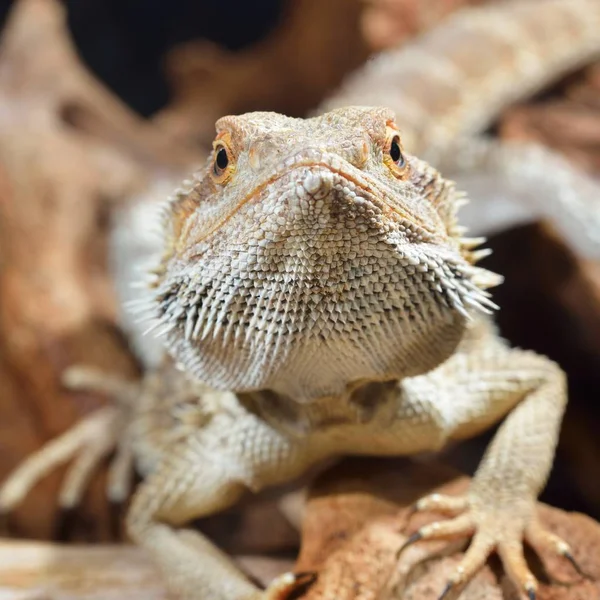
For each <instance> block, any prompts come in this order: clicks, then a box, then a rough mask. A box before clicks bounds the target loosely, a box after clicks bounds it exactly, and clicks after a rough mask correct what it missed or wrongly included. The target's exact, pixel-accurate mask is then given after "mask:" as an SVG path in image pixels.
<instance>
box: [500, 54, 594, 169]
mask: <svg viewBox="0 0 600 600" xmlns="http://www.w3.org/2000/svg"><path fill="white" fill-rule="evenodd" d="M498 131H499V135H500V136H501V137H502V138H504V139H513V140H524V141H535V142H538V143H541V144H543V145H545V146H550V147H551V148H554V149H555V150H558V151H560V152H562V153H563V154H565V155H566V156H567V157H568V158H569V159H571V160H572V161H573V162H575V163H577V164H578V165H579V166H580V167H582V168H584V169H586V170H587V171H588V172H590V173H591V174H592V175H596V176H597V175H600V63H596V64H593V65H590V66H589V67H587V68H586V69H583V70H582V71H581V72H580V73H575V74H572V75H571V76H570V77H568V78H567V79H566V80H565V81H562V82H559V84H558V85H557V86H556V87H555V89H554V90H552V93H550V94H547V95H546V97H544V98H542V99H534V100H531V101H529V102H527V103H524V104H521V105H518V106H515V107H513V108H511V109H510V110H508V111H507V112H506V114H505V115H503V117H502V119H501V120H500V123H499V128H498Z"/></svg>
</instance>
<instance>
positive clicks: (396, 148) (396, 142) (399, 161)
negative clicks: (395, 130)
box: [390, 135, 406, 168]
mask: <svg viewBox="0 0 600 600" xmlns="http://www.w3.org/2000/svg"><path fill="white" fill-rule="evenodd" d="M390 158H391V159H392V160H393V161H394V163H396V166H397V167H400V168H402V167H403V166H404V164H405V162H406V161H405V160H404V155H403V154H402V150H400V138H399V137H398V136H397V135H395V136H394V137H393V138H392V143H391V144H390Z"/></svg>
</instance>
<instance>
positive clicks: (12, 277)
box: [0, 0, 195, 539]
mask: <svg viewBox="0 0 600 600" xmlns="http://www.w3.org/2000/svg"><path fill="white" fill-rule="evenodd" d="M63 13H64V9H63V7H62V5H61V4H60V3H59V2H58V1H53V0H20V1H19V2H17V3H15V6H14V9H13V13H12V15H11V17H10V20H9V22H8V23H7V25H6V28H5V31H4V35H3V38H2V40H1V44H0V479H3V478H4V477H5V476H6V474H7V472H8V470H9V469H11V468H13V467H14V466H15V465H16V464H17V463H18V462H19V461H21V460H22V459H23V458H25V457H26V456H27V455H28V454H29V453H30V452H31V451H33V450H35V449H36V448H38V447H39V446H40V445H41V444H42V443H43V442H44V441H46V440H48V439H49V438H52V437H54V436H56V435H57V434H59V433H61V432H63V431H64V430H65V429H67V428H68V427H69V425H71V424H72V423H73V422H74V421H76V420H77V419H78V418H79V417H81V416H82V415H83V414H85V413H87V412H89V411H90V410H92V409H93V408H95V407H96V406H98V405H99V404H100V403H101V401H102V399H101V398H99V397H97V396H94V395H91V394H82V393H78V394H69V393H66V392H65V390H64V389H63V388H62V386H61V384H60V376H61V373H62V371H63V370H64V369H65V367H67V366H69V365H72V364H75V363H86V364H95V365H98V366H100V367H102V368H103V369H105V370H107V371H112V372H115V373H119V374H122V375H124V376H129V377H131V376H134V375H135V373H136V372H137V367H136V364H135V360H134V359H133V357H132V356H131V354H130V353H129V350H128V348H127V344H126V342H125V341H124V339H123V338H122V336H121V335H120V334H119V332H118V330H117V328H116V325H115V321H116V303H115V298H114V294H113V290H112V284H111V281H110V279H109V276H108V271H107V265H106V239H107V230H108V225H109V217H110V208H111V206H112V205H113V204H115V203H118V202H121V201H123V200H124V199H125V198H126V197H128V196H129V195H130V194H132V193H133V192H135V191H139V190H141V189H142V188H143V187H144V186H145V185H146V183H147V182H148V180H149V179H150V178H151V177H153V176H155V173H157V172H170V173H172V172H179V171H180V170H181V169H182V168H183V167H184V166H186V165H188V164H189V163H190V162H191V161H192V160H193V159H194V156H195V155H194V154H193V153H192V152H191V151H189V150H187V149H186V148H184V147H183V146H182V145H181V144H174V143H173V142H172V141H171V140H169V139H168V138H167V137H165V136H164V135H163V134H162V133H161V132H160V130H159V129H158V128H156V127H154V126H152V127H151V126H149V125H148V124H147V123H145V122H144V121H143V120H141V119H140V118H138V117H137V116H135V115H134V114H133V113H131V112H130V111H129V110H128V109H127V108H126V107H124V106H123V105H122V104H121V103H120V102H119V101H118V100H117V99H116V98H115V97H113V96H112V95H111V94H110V93H109V92H108V91H107V90H105V89H104V88H103V87H102V85H101V84H100V83H98V82H97V81H96V80H95V79H94V78H93V77H92V76H91V75H90V74H89V73H87V71H86V70H85V69H84V68H83V66H82V65H81V64H80V62H79V60H78V58H77V55H76V52H75V50H74V49H73V47H72V45H71V43H70V40H69V37H68V32H67V29H66V24H65V18H64V17H65V16H64V14H63ZM59 477H60V474H56V476H53V477H51V478H49V479H48V480H47V481H45V482H44V483H43V484H42V485H40V486H39V488H37V489H36V490H35V492H34V493H33V494H31V495H30V497H29V498H28V499H27V501H26V502H25V504H24V505H23V507H22V509H21V510H19V511H18V512H17V513H16V515H14V518H13V519H12V520H11V523H12V526H13V530H14V531H15V532H16V533H18V534H21V535H25V536H35V537H48V536H49V535H51V533H52V527H53V525H54V524H55V523H56V516H57V514H56V508H55V498H56V487H57V482H58V481H59ZM92 487H93V489H92V490H91V494H90V497H89V499H88V501H87V502H86V511H87V512H86V515H84V520H86V519H89V520H90V521H89V522H88V523H87V525H86V526H85V529H86V531H84V532H82V535H83V536H84V537H85V538H86V539H108V538H110V537H111V533H110V528H109V526H108V522H109V519H108V514H107V512H108V511H107V506H106V502H105V500H104V491H103V489H101V488H102V482H101V481H100V480H98V481H96V482H94V485H93V486H92Z"/></svg>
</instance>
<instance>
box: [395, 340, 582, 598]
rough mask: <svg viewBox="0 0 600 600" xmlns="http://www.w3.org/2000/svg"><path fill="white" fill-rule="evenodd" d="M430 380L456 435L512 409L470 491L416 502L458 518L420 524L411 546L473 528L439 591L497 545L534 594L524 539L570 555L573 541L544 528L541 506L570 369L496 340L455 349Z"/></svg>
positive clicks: (511, 571) (466, 576)
mask: <svg viewBox="0 0 600 600" xmlns="http://www.w3.org/2000/svg"><path fill="white" fill-rule="evenodd" d="M429 383H430V384H431V385H432V391H433V389H434V388H437V389H438V391H439V394H440V397H441V398H445V400H443V399H442V400H441V405H442V411H443V412H444V413H445V414H446V415H447V421H446V422H447V427H448V431H449V432H450V437H451V438H453V439H461V438H465V437H469V436H471V435H474V434H475V433H478V432H479V431H481V430H482V429H484V428H486V427H487V426H489V425H491V424H492V423H493V422H495V421H497V420H498V419H499V418H500V417H502V416H503V415H504V414H506V413H507V412H508V411H509V410H511V409H513V410H512V412H510V414H509V415H508V416H507V418H506V420H505V422H504V423H503V424H502V426H501V427H500V428H499V430H498V432H497V434H496V436H495V438H494V440H493V441H492V443H491V444H490V446H489V448H488V449H487V451H486V453H485V456H484V458H483V460H482V462H481V464H480V466H479V468H478V470H477V472H476V474H475V476H474V478H473V482H472V485H471V488H470V490H469V492H468V494H467V495H466V496H465V497H464V498H454V497H452V498H451V497H444V496H440V495H437V494H434V495H432V496H429V497H426V498H424V499H422V500H421V501H420V502H419V503H418V504H417V506H416V508H417V510H426V509H436V510H441V511H442V512H447V513H448V514H451V515H454V518H452V519H451V520H448V521H441V522H436V523H432V524H430V525H426V526H424V527H422V528H421V529H419V530H418V531H417V532H416V533H415V534H414V535H413V536H411V538H409V540H408V542H407V544H406V545H408V544H410V543H413V542H416V541H418V540H421V539H434V538H453V537H457V536H461V535H473V539H472V542H471V544H470V547H469V549H468V551H467V553H466V555H465V557H464V559H463V560H462V562H461V564H460V565H459V567H458V568H457V569H456V571H455V573H454V575H453V576H452V577H451V578H450V580H449V581H448V585H447V587H446V590H445V592H444V593H443V594H442V596H441V598H443V597H445V596H446V594H447V593H448V592H449V591H450V590H451V589H453V588H455V587H458V586H460V585H462V584H465V583H466V582H468V581H469V580H470V578H471V577H472V576H473V575H474V574H475V573H476V572H477V571H478V570H479V569H480V568H481V566H482V565H483V564H484V563H485V561H486V560H487V557H488V555H489V554H490V553H491V552H493V551H496V552H497V553H498V554H499V555H500V558H501V560H502V562H503V564H504V567H505V569H506V571H507V573H508V575H509V576H510V577H511V579H512V580H513V582H514V583H516V584H517V585H518V587H519V589H520V590H522V591H523V592H524V593H525V594H526V596H527V597H528V598H530V599H533V598H535V594H536V588H537V582H536V580H535V578H534V576H533V575H532V573H531V572H530V571H529V569H528V567H527V564H526V561H525V559H524V555H523V542H524V541H525V540H526V541H527V542H529V543H531V544H532V545H534V546H537V547H538V548H539V547H540V546H543V547H547V548H549V549H551V550H554V551H556V552H558V553H560V554H562V555H563V556H566V557H567V558H569V559H571V560H572V554H571V551H570V549H569V547H568V545H567V544H566V543H565V542H563V541H562V540H560V539H559V538H557V537H556V536H553V535H552V534H550V533H548V532H546V531H545V530H544V529H543V528H542V527H541V525H540V524H539V522H538V520H537V516H536V511H535V502H536V498H537V496H538V494H539V493H540V491H541V489H542V488H543V486H544V484H545V482H546V479H547V476H548V473H549V471H550V468H551V465H552V459H553V456H554V450H555V446H556V443H557V438H558V431H559V426H560V422H561V418H562V414H563V411H564V408H565V404H566V381H565V375H564V373H563V372H562V371H561V370H560V368H559V367H558V366H557V365H556V364H555V363H553V362H552V361H550V360H549V359H547V358H545V357H542V356H539V355H536V354H534V353H533V352H527V351H521V350H516V349H510V348H507V347H506V346H504V345H503V344H502V343H500V342H499V341H498V340H490V341H489V342H488V343H486V344H483V347H481V346H480V347H479V348H478V350H477V351H476V352H473V353H459V354H457V355H456V356H455V357H453V358H452V359H450V360H449V361H448V362H447V363H446V364H444V365H443V366H442V367H440V368H439V369H437V370H436V371H435V372H433V373H432V374H431V375H430V376H429ZM409 385H410V384H409ZM417 387H418V386H417ZM425 387H426V386H425ZM513 407H514V408H513ZM446 408H447V409H448V410H445V409H446ZM406 545H405V546H406Z"/></svg>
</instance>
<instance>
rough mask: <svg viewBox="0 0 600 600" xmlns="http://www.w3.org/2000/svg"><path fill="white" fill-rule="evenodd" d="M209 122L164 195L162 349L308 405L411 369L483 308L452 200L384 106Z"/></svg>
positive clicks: (158, 295)
mask: <svg viewBox="0 0 600 600" xmlns="http://www.w3.org/2000/svg"><path fill="white" fill-rule="evenodd" d="M216 128H217V137H216V139H215V141H214V144H213V151H212V153H211V155H210V157H209V159H208V162H207V165H206V167H205V169H204V170H203V172H201V173H199V174H198V175H196V176H195V178H194V180H193V181H190V182H189V185H187V187H186V188H185V189H180V190H178V191H177V192H176V194H175V195H174V197H173V198H172V199H171V200H170V203H169V208H168V210H167V214H166V223H165V234H164V235H165V249H164V255H163V258H162V263H161V265H160V267H159V268H158V269H157V271H156V276H157V278H156V284H155V286H154V290H153V294H154V308H155V310H156V311H157V313H158V319H159V321H160V322H161V323H162V324H164V325H165V327H164V330H165V331H164V333H165V335H166V337H167V343H168V345H169V347H170V348H171V351H172V353H173V355H174V356H175V357H176V358H177V359H178V360H179V361H180V362H181V363H183V364H184V365H185V367H186V368H187V369H189V370H191V371H192V372H193V373H194V374H195V375H196V376H197V377H198V378H200V379H201V380H203V381H204V382H206V383H207V384H209V385H211V386H214V387H216V388H220V389H229V390H233V391H240V392H241V391H250V390H257V389H271V390H274V391H276V392H279V393H283V394H286V395H288V396H291V397H293V398H294V399H297V400H298V401H310V400H312V399H314V398H317V397H321V396H327V395H333V394H340V393H343V392H344V391H345V389H347V388H348V387H349V386H350V387H351V386H353V385H355V384H357V383H360V382H365V381H374V380H375V381H377V380H378V381H384V380H392V379H399V378H402V377H406V376H413V375H417V374H420V373H423V372H426V371H428V370H430V369H432V368H434V367H435V366H437V365H438V364H440V363H441V362H442V361H444V360H445V359H446V358H447V357H448V356H449V355H450V354H451V353H452V352H453V351H454V349H455V347H456V346H457V344H458V342H459V341H460V339H461V337H462V335H463V333H464V330H465V328H466V327H467V323H468V321H469V318H470V314H469V313H471V312H472V311H478V310H483V311H485V310H487V308H488V307H490V306H493V305H492V304H491V302H490V301H489V300H488V297H487V293H486V292H485V291H484V288H485V287H487V286H489V285H492V284H493V283H496V282H497V280H496V278H495V277H494V276H493V274H491V273H489V272H487V271H484V270H483V269H479V268H477V267H475V266H474V265H473V263H474V262H475V258H476V253H474V252H472V250H471V247H472V246H473V244H472V243H471V242H470V241H469V240H466V239H463V238H461V230H460V229H459V228H458V226H457V223H456V218H455V214H456V211H457V209H458V206H459V204H460V203H461V202H462V199H461V196H460V195H459V194H457V192H456V191H455V190H454V187H453V184H452V183H451V182H449V181H447V180H445V179H443V178H442V177H441V176H440V175H439V173H437V171H435V170H434V169H433V168H431V167H429V166H428V165H427V164H426V163H424V162H422V161H420V160H418V159H417V158H414V157H412V156H408V155H407V154H405V153H404V151H403V149H402V141H401V134H400V132H399V131H398V130H397V128H396V126H395V124H394V118H393V114H392V113H391V112H390V111H389V110H386V109H379V108H366V107H350V108H345V109H341V110H336V111H333V112H331V113H328V114H325V115H323V116H320V117H316V118H312V119H306V120H304V119H294V118H289V117H285V116H282V115H279V114H275V113H261V112H257V113H249V114H246V115H242V116H228V117H224V118H222V119H220V120H219V121H218V122H217V124H216Z"/></svg>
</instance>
